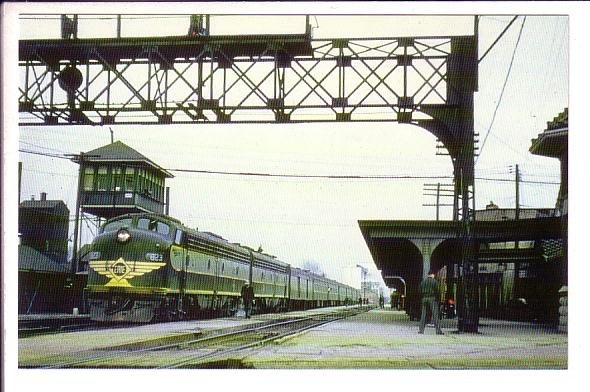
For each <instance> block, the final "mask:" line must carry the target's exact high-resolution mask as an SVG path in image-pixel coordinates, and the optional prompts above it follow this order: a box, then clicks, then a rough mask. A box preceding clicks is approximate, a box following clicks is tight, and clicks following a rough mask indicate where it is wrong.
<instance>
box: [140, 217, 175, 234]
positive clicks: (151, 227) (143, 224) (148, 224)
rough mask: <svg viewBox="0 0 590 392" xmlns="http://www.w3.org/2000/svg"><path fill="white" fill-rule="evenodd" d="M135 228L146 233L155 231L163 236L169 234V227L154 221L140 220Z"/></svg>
mask: <svg viewBox="0 0 590 392" xmlns="http://www.w3.org/2000/svg"><path fill="white" fill-rule="evenodd" d="M137 228H138V229H142V230H148V231H155V232H158V233H160V234H163V235H168V234H170V226H168V225H167V224H166V223H163V222H160V221H158V220H155V219H147V218H141V219H139V220H138V221H137Z"/></svg>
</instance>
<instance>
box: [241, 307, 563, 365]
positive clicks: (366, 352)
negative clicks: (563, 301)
mask: <svg viewBox="0 0 590 392" xmlns="http://www.w3.org/2000/svg"><path fill="white" fill-rule="evenodd" d="M418 324H419V323H418V322H417V321H410V319H409V317H408V316H407V315H406V314H405V312H402V311H392V310H391V309H388V308H385V309H373V310H371V311H369V312H367V313H363V314H359V315H357V316H354V317H350V318H347V319H344V320H340V321H337V322H333V323H330V324H326V325H323V326H321V327H318V328H314V329H313V330H310V331H307V332H305V333H304V334H300V335H298V336H295V337H289V338H286V339H284V340H283V341H282V342H279V344H276V345H273V346H272V347H271V348H270V349H268V350H264V351H260V352H259V353H257V354H255V355H253V356H250V357H248V358H245V359H244V360H243V365H244V367H247V368H269V369H277V368H286V369H317V368H323V369H391V368H399V369H567V366H568V336H567V334H564V333H559V332H556V331H555V330H552V329H548V328H545V327H544V326H542V325H538V324H533V323H523V322H512V321H503V320H493V319H485V318H484V319H480V325H479V333H478V334H459V333H456V331H457V319H456V318H455V319H443V320H441V328H442V330H443V332H444V335H442V336H441V335H436V333H435V329H434V326H427V327H426V330H425V332H424V334H423V335H422V334H418Z"/></svg>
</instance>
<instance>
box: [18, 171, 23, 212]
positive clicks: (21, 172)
mask: <svg viewBox="0 0 590 392" xmlns="http://www.w3.org/2000/svg"><path fill="white" fill-rule="evenodd" d="M22 175H23V163H22V162H19V163H18V205H19V206H20V188H21V181H22Z"/></svg>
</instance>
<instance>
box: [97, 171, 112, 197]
mask: <svg viewBox="0 0 590 392" xmlns="http://www.w3.org/2000/svg"><path fill="white" fill-rule="evenodd" d="M96 182H97V184H96V185H97V186H96V189H97V190H98V191H106V190H108V188H109V171H108V168H107V167H106V166H100V167H99V168H98V176H97V181H96Z"/></svg>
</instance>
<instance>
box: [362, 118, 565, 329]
mask: <svg viewBox="0 0 590 392" xmlns="http://www.w3.org/2000/svg"><path fill="white" fill-rule="evenodd" d="M547 125H548V126H547V129H546V130H545V131H543V133H541V134H540V135H539V137H538V138H537V139H534V140H533V141H532V146H531V149H530V150H531V152H532V153H534V154H538V155H544V156H549V157H553V158H558V159H560V161H561V179H562V180H561V188H560V191H559V197H558V200H557V202H556V206H555V208H554V209H553V208H550V209H547V208H541V209H523V210H519V214H518V219H516V211H515V210H514V209H505V208H498V207H497V206H495V205H494V204H493V203H490V205H488V206H487V208H486V209H484V210H479V211H475V213H474V215H475V216H474V221H473V222H472V236H473V238H474V240H475V242H476V244H478V246H476V249H477V251H476V254H477V255H476V256H477V261H478V281H479V314H480V315H487V316H496V317H503V318H505V317H507V318H517V319H518V318H520V319H522V318H525V319H532V320H534V319H536V320H539V321H543V322H546V323H549V324H551V325H552V326H556V325H559V328H560V329H562V330H563V329H564V328H565V329H567V327H566V325H567V132H568V126H567V109H566V110H565V111H564V112H563V113H561V114H560V115H559V116H557V117H556V118H555V119H554V120H553V121H552V122H549V123H548V124H547ZM359 228H360V230H361V233H362V235H363V237H364V239H365V242H366V243H367V246H368V248H369V251H370V252H371V255H372V257H373V260H374V262H375V265H376V266H377V269H379V270H380V271H381V274H382V276H383V279H384V281H385V283H386V284H387V285H388V287H390V288H392V289H396V290H397V291H398V292H399V291H400V290H405V291H406V292H407V298H406V302H405V309H406V311H407V312H408V313H409V315H410V317H411V318H418V316H419V308H420V303H419V292H418V286H419V284H420V282H421V280H422V279H423V278H424V277H425V276H426V274H427V273H428V271H429V270H430V269H434V270H435V271H438V278H439V279H440V280H442V281H443V287H444V288H445V296H446V297H447V298H454V299H455V300H456V297H457V295H456V294H457V280H458V277H459V275H460V271H459V268H460V265H461V260H462V257H463V255H462V248H463V245H462V242H461V232H462V223H461V222H457V221H419V220H401V221H400V220H370V221H369V220H367V221H362V220H361V221H359ZM560 304H561V306H560ZM564 304H565V307H564ZM564 326H565V327H564Z"/></svg>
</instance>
